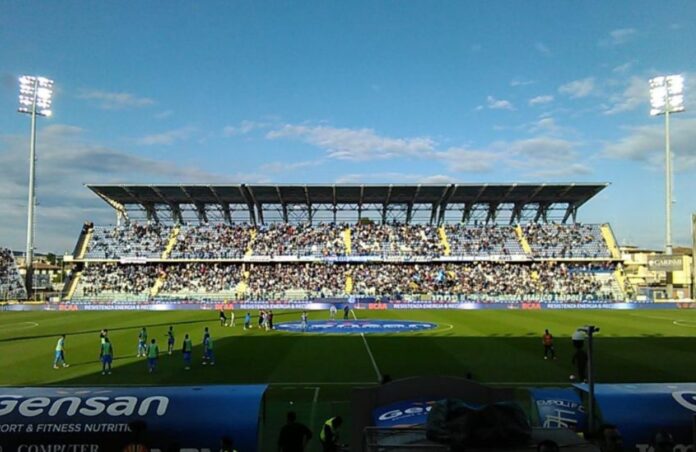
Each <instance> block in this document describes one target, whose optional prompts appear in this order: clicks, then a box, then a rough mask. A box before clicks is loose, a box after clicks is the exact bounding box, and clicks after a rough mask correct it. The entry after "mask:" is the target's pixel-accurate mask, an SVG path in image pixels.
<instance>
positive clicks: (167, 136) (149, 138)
mask: <svg viewBox="0 0 696 452" xmlns="http://www.w3.org/2000/svg"><path fill="white" fill-rule="evenodd" d="M195 131H196V129H195V128H194V127H189V126H187V127H181V128H179V129H173V130H168V131H166V132H162V133H156V134H152V135H146V136H144V137H141V138H138V140H137V143H138V144H140V145H142V146H158V145H165V146H168V145H171V144H174V143H176V142H178V141H184V140H187V139H189V138H190V137H191V135H192V134H193V133H194V132H195Z"/></svg>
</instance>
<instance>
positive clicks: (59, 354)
mask: <svg viewBox="0 0 696 452" xmlns="http://www.w3.org/2000/svg"><path fill="white" fill-rule="evenodd" d="M58 364H62V366H63V367H69V366H70V365H69V364H67V363H66V362H65V334H61V336H60V338H59V339H58V342H57V343H56V353H55V356H54V358H53V368H54V369H58Z"/></svg>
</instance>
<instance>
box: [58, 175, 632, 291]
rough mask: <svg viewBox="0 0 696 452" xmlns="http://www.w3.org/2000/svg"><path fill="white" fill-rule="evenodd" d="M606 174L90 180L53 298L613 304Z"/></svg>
mask: <svg viewBox="0 0 696 452" xmlns="http://www.w3.org/2000/svg"><path fill="white" fill-rule="evenodd" d="M605 186H606V185H604V184H568V185H547V184H536V185H535V184H510V185H488V184H485V185H473V184H443V185H244V184H240V185H106V186H105V185H88V188H89V189H91V190H92V191H93V192H94V193H95V194H96V195H97V196H99V197H100V198H102V199H103V200H104V201H105V202H107V203H108V204H109V205H110V206H111V207H112V208H114V210H115V212H116V217H117V225H116V226H92V225H91V224H87V225H86V226H85V227H84V228H83V230H82V233H81V235H80V238H79V239H78V244H77V246H76V248H75V255H74V256H73V261H74V262H75V263H76V271H75V272H73V275H72V277H71V280H70V282H69V283H68V284H66V289H65V293H64V298H66V299H69V300H72V301H75V302H80V301H98V300H103V301H109V302H113V301H122V300H123V301H134V300H135V301H142V302H145V301H151V300H157V299H162V298H166V299H210V300H215V299H236V300H278V301H279V300H297V299H302V300H312V299H317V298H344V299H345V298H347V297H358V298H359V297H379V298H381V299H384V298H387V299H390V300H398V301H404V302H407V301H409V300H428V299H433V298H434V297H437V299H438V300H445V301H462V300H479V299H483V298H485V299H487V300H496V299H500V300H507V301H510V300H512V301H515V300H533V299H541V298H543V299H553V300H560V301H563V300H570V299H572V300H574V301H578V300H623V299H624V297H625V295H624V287H623V285H622V284H619V283H618V282H617V277H619V274H620V270H621V265H620V256H619V253H618V250H616V249H614V248H616V245H615V243H616V241H615V240H614V237H613V233H612V231H611V228H610V227H609V225H585V224H579V223H577V222H576V220H577V212H578V209H579V208H580V207H581V206H582V205H584V204H585V203H586V202H587V201H589V200H590V199H591V198H592V197H593V196H594V195H596V194H597V193H599V192H600V191H601V190H602V189H604V188H605Z"/></svg>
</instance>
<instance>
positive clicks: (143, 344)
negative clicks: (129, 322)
mask: <svg viewBox="0 0 696 452" xmlns="http://www.w3.org/2000/svg"><path fill="white" fill-rule="evenodd" d="M146 355H147V329H146V328H145V327H142V328H141V329H140V333H138V355H137V356H138V358H140V357H145V356H146Z"/></svg>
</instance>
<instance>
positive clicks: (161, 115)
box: [155, 110, 174, 119]
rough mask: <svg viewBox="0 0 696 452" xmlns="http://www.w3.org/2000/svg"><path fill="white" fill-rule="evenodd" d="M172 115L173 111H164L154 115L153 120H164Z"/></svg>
mask: <svg viewBox="0 0 696 452" xmlns="http://www.w3.org/2000/svg"><path fill="white" fill-rule="evenodd" d="M173 114H174V110H164V111H161V112H159V113H155V119H166V118H168V117H170V116H171V115H173Z"/></svg>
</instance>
